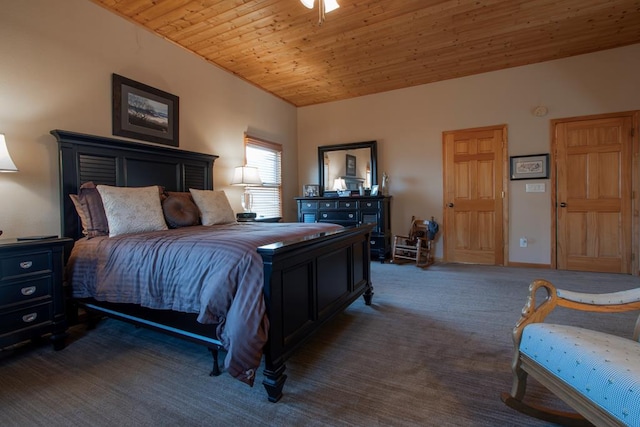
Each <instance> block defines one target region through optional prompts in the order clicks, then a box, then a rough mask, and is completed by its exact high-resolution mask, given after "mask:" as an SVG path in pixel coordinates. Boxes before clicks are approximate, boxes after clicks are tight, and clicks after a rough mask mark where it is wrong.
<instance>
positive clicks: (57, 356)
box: [0, 263, 638, 426]
mask: <svg viewBox="0 0 640 427" xmlns="http://www.w3.org/2000/svg"><path fill="white" fill-rule="evenodd" d="M372 277H373V284H374V291H375V295H374V297H373V301H374V304H373V305H372V306H366V305H364V303H363V301H362V299H359V300H357V301H356V302H355V303H353V304H352V305H351V306H350V307H349V308H348V309H347V310H346V311H345V312H344V313H342V314H340V315H339V316H338V317H336V318H335V319H334V320H332V321H331V322H329V323H328V324H326V326H325V327H323V329H321V331H319V333H317V334H316V335H314V336H313V338H312V339H311V340H310V341H309V342H307V343H306V345H305V346H304V347H303V348H301V349H300V350H299V351H298V352H297V353H296V354H295V355H294V356H293V357H292V358H291V359H290V360H289V361H288V362H287V374H288V376H289V379H288V380H287V383H286V385H285V389H284V393H285V396H284V397H283V399H282V400H281V401H280V402H279V403H276V404H273V403H269V402H268V401H267V399H266V392H265V391H264V389H263V387H262V385H261V384H260V382H261V381H262V374H260V375H259V376H258V381H257V382H256V386H254V387H253V388H250V387H248V386H246V385H245V384H243V383H241V382H239V381H237V380H234V379H233V378H231V376H229V375H228V374H226V373H224V374H223V375H222V376H220V377H217V378H212V377H209V376H208V372H209V370H210V365H211V358H210V356H209V353H208V351H207V350H206V349H205V348H203V347H200V346H198V345H195V344H191V343H188V342H185V341H182V340H180V339H177V338H171V337H167V336H165V335H162V334H160V333H157V332H153V331H149V330H145V329H140V328H135V327H134V326H131V325H129V324H126V323H122V322H119V321H116V320H105V321H102V322H101V323H100V324H99V325H98V327H97V328H96V329H94V330H89V331H87V330H86V329H85V328H84V327H83V326H81V325H79V326H75V327H73V328H71V330H70V333H71V336H70V339H69V343H68V346H67V348H66V349H64V350H62V351H59V352H56V351H53V349H52V348H51V346H50V345H48V344H47V343H46V342H44V343H41V344H36V343H28V344H26V345H23V346H19V347H17V348H13V349H10V350H5V351H3V352H0V425H2V426H76V425H83V426H84V425H90V426H152V425H153V426H174V425H181V426H198V425H202V426H218V425H220V426H223V425H224V426H231V425H233V426H544V425H548V424H545V423H543V422H540V421H537V420H534V419H531V418H528V417H526V416H524V415H521V414H519V413H517V412H515V411H513V410H512V409H509V408H507V407H506V406H505V405H504V404H503V403H502V402H501V400H500V392H502V391H508V390H509V389H510V387H511V369H510V364H511V358H512V342H511V329H512V328H513V326H514V324H515V322H516V321H517V320H518V318H519V317H520V311H521V309H522V307H523V305H524V304H525V302H526V297H527V295H528V292H527V288H528V284H529V282H531V281H532V280H533V279H535V278H546V279H549V280H551V281H552V282H554V283H556V284H557V285H558V286H559V287H563V288H565V289H574V290H582V291H587V292H610V291H616V290H621V289H628V288H632V287H637V286H638V278H637V277H632V276H627V275H611V274H595V273H575V272H563V271H553V270H538V269H523V268H505V267H490V266H471V265H446V264H436V265H433V266H431V267H430V268H428V269H426V270H421V269H418V268H416V267H414V266H411V265H403V266H398V265H391V264H379V263H376V264H372ZM550 320H553V321H555V322H558V323H568V324H576V325H580V326H584V327H591V328H596V329H599V330H604V331H605V332H609V333H614V334H619V335H624V336H630V335H631V333H632V329H633V324H634V322H635V315H634V314H632V313H628V314H595V315H594V314H590V315H588V314H585V313H575V312H569V311H566V310H565V311H563V312H559V313H553V314H552V315H551V318H550ZM531 385H532V387H531V392H532V393H531V398H532V399H533V400H534V401H536V402H538V403H544V404H553V405H558V407H562V405H561V403H560V402H558V401H557V399H555V397H554V396H553V395H551V394H550V393H548V392H547V391H546V390H544V389H543V388H542V387H540V386H539V385H537V384H536V383H535V382H532V384H531Z"/></svg>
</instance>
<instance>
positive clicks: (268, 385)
mask: <svg viewBox="0 0 640 427" xmlns="http://www.w3.org/2000/svg"><path fill="white" fill-rule="evenodd" d="M285 369H286V366H285V365H284V364H283V365H281V366H279V367H277V368H276V369H265V370H264V372H263V373H264V380H262V385H263V386H264V388H265V389H266V390H267V394H268V395H269V402H274V403H275V402H277V401H278V400H280V398H281V397H282V387H284V382H285V381H286V380H287V376H286V375H285V374H284V370H285Z"/></svg>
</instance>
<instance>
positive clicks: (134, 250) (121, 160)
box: [51, 130, 373, 402]
mask: <svg viewBox="0 0 640 427" xmlns="http://www.w3.org/2000/svg"><path fill="white" fill-rule="evenodd" d="M51 133H52V134H53V135H54V136H55V137H56V139H57V140H58V149H59V160H60V189H61V211H62V212H61V214H62V215H61V220H62V232H63V235H64V236H66V237H71V238H73V239H74V240H75V241H76V243H75V245H74V248H73V250H72V252H71V254H70V257H69V261H68V263H67V271H66V280H67V282H68V283H69V285H70V288H71V290H72V302H73V305H74V307H75V306H77V307H80V308H83V309H85V310H86V312H87V313H88V314H89V315H90V318H91V316H93V315H95V314H98V315H99V316H104V315H106V316H109V317H113V318H116V319H119V320H124V321H127V322H131V323H133V324H136V325H141V326H145V327H149V328H152V329H155V330H159V331H162V332H165V333H168V334H172V335H175V336H178V337H181V338H184V339H187V340H190V341H194V342H196V343H198V344H202V345H204V346H206V347H207V348H209V349H210V350H211V351H212V353H213V355H214V362H213V366H214V367H213V371H212V374H218V373H219V367H218V361H217V353H218V350H219V349H223V350H224V351H225V353H226V358H225V368H226V370H227V371H228V372H229V373H230V374H231V375H232V376H234V377H235V378H237V379H239V380H241V381H243V382H245V383H247V384H249V385H253V382H254V379H255V376H256V370H257V368H258V366H259V365H260V362H261V359H262V357H263V356H264V371H263V377H264V378H263V381H262V383H263V385H264V387H265V389H266V391H267V394H268V399H269V400H270V401H272V402H276V401H278V400H279V399H280V398H281V397H282V389H283V386H284V383H285V380H286V378H287V376H286V375H285V373H284V371H285V361H286V360H287V359H288V358H289V356H291V354H292V353H293V351H294V350H295V349H296V348H297V347H299V346H300V345H302V344H303V343H304V341H305V340H306V339H307V338H308V337H309V336H310V335H311V334H312V333H313V332H314V331H315V330H317V329H318V328H319V327H320V326H321V325H322V324H323V323H325V322H326V321H327V320H329V319H330V318H332V317H333V316H335V315H336V314H338V313H340V312H341V311H343V310H344V309H345V308H346V307H347V306H349V305H350V304H351V303H352V302H353V301H355V300H356V299H357V298H358V297H359V296H363V297H364V301H365V304H367V305H370V304H371V297H372V295H373V287H372V285H371V280H370V253H369V241H370V235H371V230H372V227H371V226H369V225H362V226H359V227H350V228H342V227H339V226H335V225H330V224H302V223H293V224H282V223H258V222H251V223H237V222H235V221H233V220H231V221H229V220H227V221H220V222H216V221H211V220H209V219H207V218H206V216H207V215H208V213H207V212H205V206H208V205H207V204H205V202H207V203H208V201H209V200H211V197H214V196H215V197H219V196H220V195H221V194H224V193H223V192H219V191H218V192H216V191H213V164H214V161H215V159H216V158H217V156H213V155H207V154H201V153H195V152H190V151H185V150H179V149H174V148H168V147H161V146H155V145H148V144H140V143H135V142H129V141H124V140H118V139H113V138H104V137H97V136H92V135H84V134H79V133H74V132H68V131H62V130H53V131H51ZM94 186H95V189H94ZM87 188H89V189H90V191H93V192H94V193H96V194H98V193H99V194H100V195H101V196H102V201H103V203H101V205H102V204H103V206H101V208H102V209H104V210H105V211H106V213H107V217H108V219H109V221H108V225H109V227H110V230H107V232H106V233H102V234H100V233H96V234H91V232H89V233H88V232H87V228H88V227H87V225H86V222H87V216H90V215H87V211H86V210H83V209H82V207H81V205H82V206H84V204H81V203H80V202H79V199H78V195H79V194H80V195H81V194H83V191H85V192H86V191H88V190H87ZM122 191H126V192H129V193H125V194H132V195H133V196H131V195H128V196H127V197H129V198H130V199H131V198H134V199H135V200H136V202H140V203H142V201H143V200H144V197H147V196H149V195H151V199H153V200H152V202H153V203H156V204H158V206H161V208H160V209H161V210H160V214H159V215H160V216H161V217H162V209H163V208H164V207H165V205H166V206H169V203H168V201H169V200H170V199H171V200H172V201H173V200H176V198H177V197H178V199H179V197H188V198H189V200H191V201H192V202H193V201H194V200H195V202H196V204H197V206H198V208H199V209H196V210H197V211H198V210H199V212H200V215H201V218H202V221H201V222H198V223H197V224H195V223H194V224H193V225H191V224H190V226H172V222H171V221H170V218H169V216H167V211H166V210H165V216H164V219H162V220H161V221H162V224H161V225H160V226H158V227H156V228H150V229H147V228H144V227H143V228H142V229H140V230H134V231H131V230H126V228H127V227H131V223H132V222H135V221H131V220H129V219H127V220H126V221H124V222H125V224H124V231H123V230H120V232H116V229H117V227H118V225H117V223H116V221H115V220H114V218H116V216H115V214H114V213H113V212H114V209H116V208H114V204H113V200H118V199H117V198H114V196H113V195H114V194H115V195H118V194H120V193H119V192H122ZM143 194H144V195H143ZM145 195H146V196H145ZM222 198H223V199H225V200H224V201H225V202H226V205H227V206H228V201H227V200H226V196H224V195H222ZM155 199H157V200H155ZM180 200H183V201H184V199H180ZM165 202H166V203H165ZM145 209H147V210H146V211H145V215H146V216H148V217H149V218H148V222H149V223H153V221H154V220H153V216H154V215H153V212H155V211H154V209H152V208H149V207H147V206H146V205H145ZM216 209H218V208H217V207H214V211H215V210H216ZM228 210H230V207H229V208H228V209H227V211H228ZM116 213H119V212H117V209H116ZM110 215H111V216H110ZM218 217H219V216H218ZM227 217H228V215H227ZM165 219H166V222H165ZM232 219H233V218H232ZM145 221H147V220H146V219H145ZM89 222H90V221H89ZM166 224H169V226H167V225H166ZM143 225H146V224H143ZM183 225H184V224H183ZM231 256H235V258H231Z"/></svg>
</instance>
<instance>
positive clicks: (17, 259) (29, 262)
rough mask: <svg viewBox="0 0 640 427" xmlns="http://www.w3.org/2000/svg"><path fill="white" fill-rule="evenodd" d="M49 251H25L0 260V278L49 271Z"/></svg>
mask: <svg viewBox="0 0 640 427" xmlns="http://www.w3.org/2000/svg"><path fill="white" fill-rule="evenodd" d="M51 262H52V260H51V252H49V251H42V252H25V253H24V254H21V255H14V256H8V257H5V258H2V259H1V260H0V280H6V279H9V278H15V277H20V276H24V275H28V274H34V273H41V272H47V271H51Z"/></svg>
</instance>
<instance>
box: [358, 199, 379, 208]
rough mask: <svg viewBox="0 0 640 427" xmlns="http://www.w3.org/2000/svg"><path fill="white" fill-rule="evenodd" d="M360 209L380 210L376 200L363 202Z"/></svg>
mask: <svg viewBox="0 0 640 427" xmlns="http://www.w3.org/2000/svg"><path fill="white" fill-rule="evenodd" d="M360 209H362V210H378V209H380V202H379V201H377V200H363V201H361V202H360Z"/></svg>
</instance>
